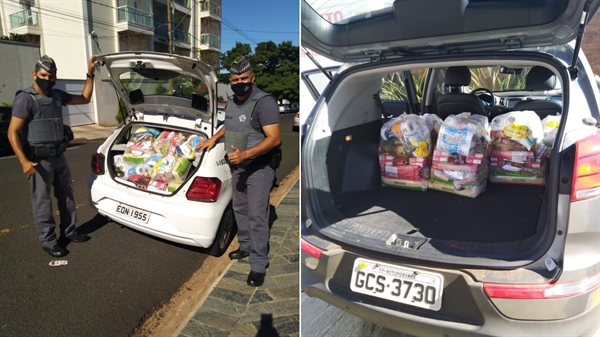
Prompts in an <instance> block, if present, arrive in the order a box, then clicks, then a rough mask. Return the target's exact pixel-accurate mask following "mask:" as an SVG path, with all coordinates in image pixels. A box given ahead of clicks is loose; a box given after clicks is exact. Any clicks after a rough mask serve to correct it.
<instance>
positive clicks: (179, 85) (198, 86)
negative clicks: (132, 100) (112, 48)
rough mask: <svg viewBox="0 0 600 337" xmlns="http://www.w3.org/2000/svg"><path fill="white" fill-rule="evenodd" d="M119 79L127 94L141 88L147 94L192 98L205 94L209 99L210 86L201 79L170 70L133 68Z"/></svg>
mask: <svg viewBox="0 0 600 337" xmlns="http://www.w3.org/2000/svg"><path fill="white" fill-rule="evenodd" d="M119 81H120V82H121V84H122V85H123V88H125V90H126V91H127V95H129V93H130V92H132V91H134V90H138V89H139V90H141V92H142V94H143V95H144V97H145V96H150V95H161V96H177V97H184V98H188V99H192V95H199V96H203V97H204V98H206V99H207V100H208V98H209V94H208V86H207V85H206V84H205V83H204V82H203V81H202V80H200V79H198V78H196V77H193V76H190V75H184V74H179V73H175V72H170V71H162V72H157V70H156V69H153V70H152V72H147V73H145V72H144V71H143V70H142V71H137V70H131V71H128V72H124V73H122V74H121V75H119Z"/></svg>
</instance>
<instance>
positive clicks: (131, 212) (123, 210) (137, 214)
mask: <svg viewBox="0 0 600 337" xmlns="http://www.w3.org/2000/svg"><path fill="white" fill-rule="evenodd" d="M115 213H117V214H119V215H124V216H126V217H129V218H131V219H134V220H137V221H140V222H143V223H148V219H150V213H148V212H146V211H142V210H141V209H138V208H135V207H131V206H129V205H125V204H117V207H116V208H115Z"/></svg>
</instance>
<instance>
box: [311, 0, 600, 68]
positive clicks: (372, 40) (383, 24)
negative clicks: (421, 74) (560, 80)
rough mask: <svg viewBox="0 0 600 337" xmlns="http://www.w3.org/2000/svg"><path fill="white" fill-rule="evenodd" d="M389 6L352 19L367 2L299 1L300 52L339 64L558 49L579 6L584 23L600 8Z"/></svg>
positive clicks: (542, 2)
mask: <svg viewBox="0 0 600 337" xmlns="http://www.w3.org/2000/svg"><path fill="white" fill-rule="evenodd" d="M386 3H387V4H389V6H387V7H384V8H381V9H379V10H372V11H369V12H367V13H362V14H359V15H356V13H359V12H361V11H364V9H363V8H369V6H372V2H369V1H364V2H358V3H357V2H354V3H353V4H351V5H346V4H344V6H340V7H339V8H336V7H331V6H327V3H326V2H324V1H321V0H303V1H302V14H301V15H302V19H301V28H302V45H303V46H305V47H307V48H310V49H311V50H313V51H315V52H317V53H319V54H322V55H325V56H327V57H329V58H331V59H333V60H336V61H341V62H350V61H369V60H373V59H376V60H378V59H382V58H389V57H397V56H402V55H411V54H412V55H414V54H422V55H426V54H439V53H444V52H452V53H457V52H468V51H486V50H506V49H515V48H527V47H539V46H552V45H562V44H565V43H568V42H570V41H572V40H573V39H575V38H577V36H578V34H579V28H580V23H581V18H582V13H583V12H584V7H586V6H589V10H588V11H587V15H586V18H587V20H588V21H589V20H590V19H591V18H592V17H593V15H594V14H595V12H596V11H597V10H598V7H599V6H600V0H588V1H582V0H486V1H475V0H470V1H469V0H444V1H439V0H402V1H400V0H398V1H394V2H393V3H391V2H389V1H388V2H386ZM332 13H333V14H334V15H332ZM338 13H339V14H338ZM321 15H322V16H321ZM342 17H343V19H342V20H340V21H337V22H335V20H338V19H340V18H342ZM326 18H328V19H326ZM334 22H335V23H334Z"/></svg>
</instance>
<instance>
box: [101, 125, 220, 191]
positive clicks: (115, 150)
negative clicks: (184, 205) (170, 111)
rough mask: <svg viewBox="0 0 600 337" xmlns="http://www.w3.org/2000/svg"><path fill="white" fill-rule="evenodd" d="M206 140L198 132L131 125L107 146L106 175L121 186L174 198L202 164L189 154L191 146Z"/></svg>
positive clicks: (197, 154)
mask: <svg viewBox="0 0 600 337" xmlns="http://www.w3.org/2000/svg"><path fill="white" fill-rule="evenodd" d="M142 130H146V132H141V131H142ZM153 134H154V135H153ZM169 135H171V136H170V137H169ZM174 136H177V137H180V138H179V139H176V137H174ZM207 138H208V137H207V135H206V134H204V133H202V132H200V131H198V130H190V129H187V128H182V127H168V128H167V127H165V126H164V125H157V124H156V125H155V124H152V123H147V122H146V123H141V122H132V123H129V124H127V125H125V126H124V127H123V129H122V130H121V132H120V133H119V135H118V136H117V137H116V138H115V140H114V142H113V143H112V144H111V145H110V148H109V150H108V152H107V158H106V162H107V171H108V173H109V174H110V176H111V177H112V178H113V179H114V180H115V181H117V182H118V183H120V184H124V185H128V186H131V187H134V188H137V189H142V190H147V191H149V192H154V193H158V194H163V195H173V194H176V193H177V191H178V190H179V189H180V188H181V186H183V185H185V183H186V182H188V180H189V179H190V178H191V177H193V176H194V175H195V173H196V171H197V170H198V168H199V167H200V163H201V162H202V154H201V153H195V152H194V151H192V149H193V146H192V145H194V143H196V144H197V142H198V141H201V140H204V139H207ZM161 139H162V140H161ZM161 161H164V162H163V163H162V164H161ZM160 175H162V177H161V178H162V179H159V176H160ZM164 178H166V179H167V182H166V184H165V182H164Z"/></svg>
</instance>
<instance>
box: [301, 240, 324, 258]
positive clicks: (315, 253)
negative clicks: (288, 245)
mask: <svg viewBox="0 0 600 337" xmlns="http://www.w3.org/2000/svg"><path fill="white" fill-rule="evenodd" d="M300 248H301V249H302V251H303V252H305V253H306V254H308V255H310V256H312V257H314V258H317V259H321V255H322V254H323V250H321V249H320V248H319V247H317V246H315V245H313V244H310V243H308V241H306V240H304V239H302V241H300Z"/></svg>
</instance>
